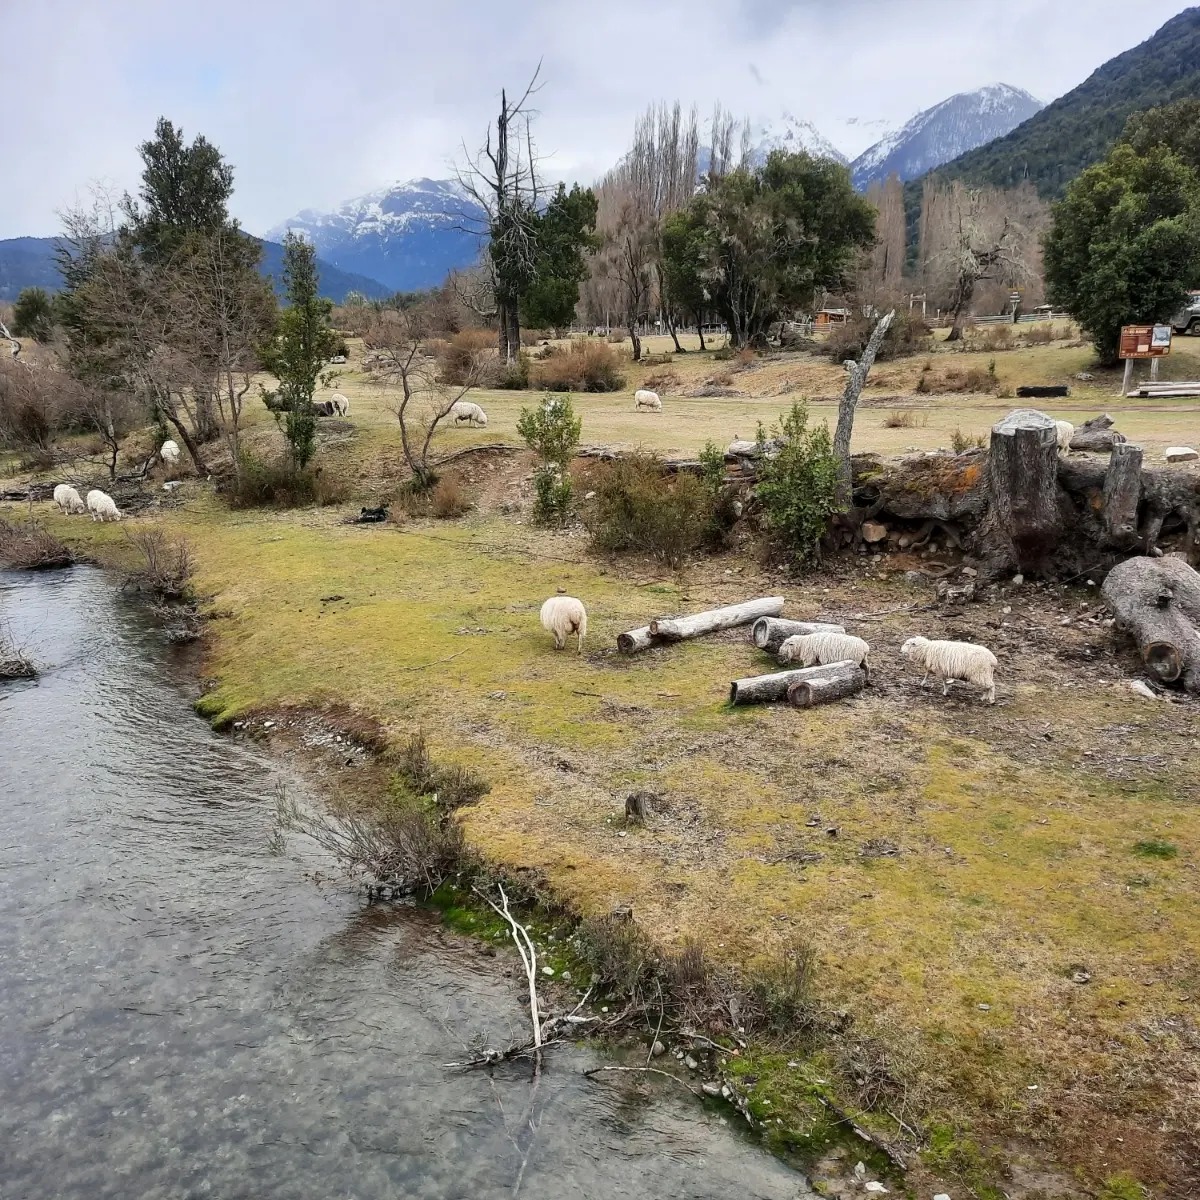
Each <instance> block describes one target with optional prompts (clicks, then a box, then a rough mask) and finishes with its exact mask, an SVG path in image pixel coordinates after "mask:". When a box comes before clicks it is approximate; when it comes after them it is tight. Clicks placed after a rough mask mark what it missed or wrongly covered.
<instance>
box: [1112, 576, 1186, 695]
mask: <svg viewBox="0 0 1200 1200" xmlns="http://www.w3.org/2000/svg"><path fill="white" fill-rule="evenodd" d="M1102 594H1103V596H1104V599H1105V600H1106V601H1107V603H1108V606H1109V608H1111V609H1112V611H1113V613H1114V615H1115V616H1116V619H1117V625H1118V627H1119V628H1120V629H1123V630H1125V631H1126V632H1128V633H1129V634H1131V635H1132V637H1133V639H1134V641H1135V642H1137V646H1138V650H1139V651H1140V652H1141V655H1142V661H1143V662H1144V663H1145V664H1146V666H1147V668H1148V669H1149V670H1150V671H1151V672H1152V673H1153V674H1154V675H1155V676H1156V677H1157V678H1158V679H1161V680H1162V681H1163V683H1179V682H1182V683H1183V686H1184V688H1186V689H1187V691H1189V692H1198V693H1200V574H1197V572H1196V571H1194V570H1192V568H1191V567H1189V566H1188V565H1187V563H1185V562H1184V561H1183V559H1181V558H1130V559H1127V560H1126V561H1125V562H1123V563H1119V564H1118V565H1117V566H1115V567H1113V569H1112V570H1111V571H1110V572H1109V573H1108V578H1107V579H1106V580H1105V581H1104V587H1103V589H1102Z"/></svg>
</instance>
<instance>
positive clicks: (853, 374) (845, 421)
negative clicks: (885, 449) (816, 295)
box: [833, 311, 896, 508]
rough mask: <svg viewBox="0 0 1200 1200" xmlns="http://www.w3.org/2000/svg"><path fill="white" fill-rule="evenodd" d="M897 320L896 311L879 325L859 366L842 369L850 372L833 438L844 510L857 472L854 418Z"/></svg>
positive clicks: (851, 364) (850, 364)
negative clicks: (852, 447)
mask: <svg viewBox="0 0 1200 1200" xmlns="http://www.w3.org/2000/svg"><path fill="white" fill-rule="evenodd" d="M895 319H896V313H895V311H892V312H889V313H888V314H887V315H886V316H884V317H881V318H880V319H879V321H878V322H877V323H876V325H875V328H874V330H873V331H872V333H871V337H870V339H869V340H868V342H867V346H866V349H865V350H864V351H863V355H862V358H860V359H859V360H858V361H857V362H855V361H854V360H853V359H847V360H846V361H845V362H844V363H843V364H842V365H843V366H844V367H845V368H846V389H845V391H844V392H843V393H842V398H841V401H840V402H839V403H838V421H837V431H836V433H834V435H833V454H834V457H835V458H836V459H837V462H838V487H837V499H838V502H839V504H840V505H841V506H842V507H843V508H848V507H849V505H850V501H851V499H852V486H853V470H852V468H851V465H850V438H851V436H852V435H853V433H854V414H855V411H856V410H857V408H858V401H859V397H860V396H862V394H863V388H865V387H866V386H867V376H868V375H869V374H870V373H871V367H872V366H874V365H875V356H876V355H877V354H878V353H879V347H880V346H882V345H883V339H884V338H885V337H887V331H888V330H889V329H890V328H891V326H892V322H893V321H894V320H895Z"/></svg>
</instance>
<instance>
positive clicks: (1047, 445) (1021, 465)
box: [984, 409, 1062, 574]
mask: <svg viewBox="0 0 1200 1200" xmlns="http://www.w3.org/2000/svg"><path fill="white" fill-rule="evenodd" d="M988 502H989V511H988V516H987V530H986V534H985V539H984V544H985V546H986V549H987V551H988V555H989V557H990V558H991V559H992V560H993V566H994V568H996V569H1003V568H1005V567H1007V566H1009V565H1012V566H1015V567H1016V568H1017V570H1019V571H1022V572H1024V573H1026V574H1033V573H1038V572H1044V571H1046V570H1047V569H1048V567H1049V564H1050V556H1051V555H1052V554H1053V553H1054V550H1055V549H1056V548H1057V546H1058V542H1059V537H1060V535H1061V532H1062V530H1061V521H1060V516H1059V508H1058V430H1057V428H1056V426H1055V424H1054V422H1053V421H1052V420H1051V419H1050V418H1049V417H1048V416H1046V414H1045V413H1042V412H1037V411H1036V410H1034V409H1018V410H1017V411H1016V412H1012V413H1009V414H1008V416H1007V417H1005V418H1004V420H1003V421H999V422H997V424H995V425H993V426H992V440H991V445H990V446H989V448H988Z"/></svg>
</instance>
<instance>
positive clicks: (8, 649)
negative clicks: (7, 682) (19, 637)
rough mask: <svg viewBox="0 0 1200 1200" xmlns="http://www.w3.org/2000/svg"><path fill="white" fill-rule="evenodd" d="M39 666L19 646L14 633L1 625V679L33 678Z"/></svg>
mask: <svg viewBox="0 0 1200 1200" xmlns="http://www.w3.org/2000/svg"><path fill="white" fill-rule="evenodd" d="M36 676H37V667H35V666H34V664H33V660H32V659H31V658H30V657H29V656H28V655H27V654H26V653H25V652H24V650H22V649H21V647H20V646H17V645H16V644H15V643H14V642H13V640H12V635H11V634H10V633H9V632H8V630H7V629H5V628H4V627H3V626H0V679H33V678H35V677H36Z"/></svg>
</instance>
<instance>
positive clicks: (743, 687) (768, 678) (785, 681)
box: [729, 662, 862, 704]
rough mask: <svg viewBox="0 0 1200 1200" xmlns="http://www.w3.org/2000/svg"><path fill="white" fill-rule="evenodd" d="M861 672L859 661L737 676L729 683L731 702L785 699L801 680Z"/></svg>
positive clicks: (757, 702)
mask: <svg viewBox="0 0 1200 1200" xmlns="http://www.w3.org/2000/svg"><path fill="white" fill-rule="evenodd" d="M861 674H862V671H861V669H860V668H859V666H858V664H857V663H853V662H836V663H828V664H827V665H825V666H822V667H803V668H801V669H800V670H798V671H776V672H775V673H774V674H773V675H756V676H754V677H753V678H750V679H735V680H734V681H733V683H731V684H730V685H729V703H730V704H768V703H770V702H771V701H773V700H786V699H787V694H788V688H789V687H791V686H792V684H793V683H796V682H799V681H802V680H813V679H845V678H849V677H850V676H851V675H861Z"/></svg>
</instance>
